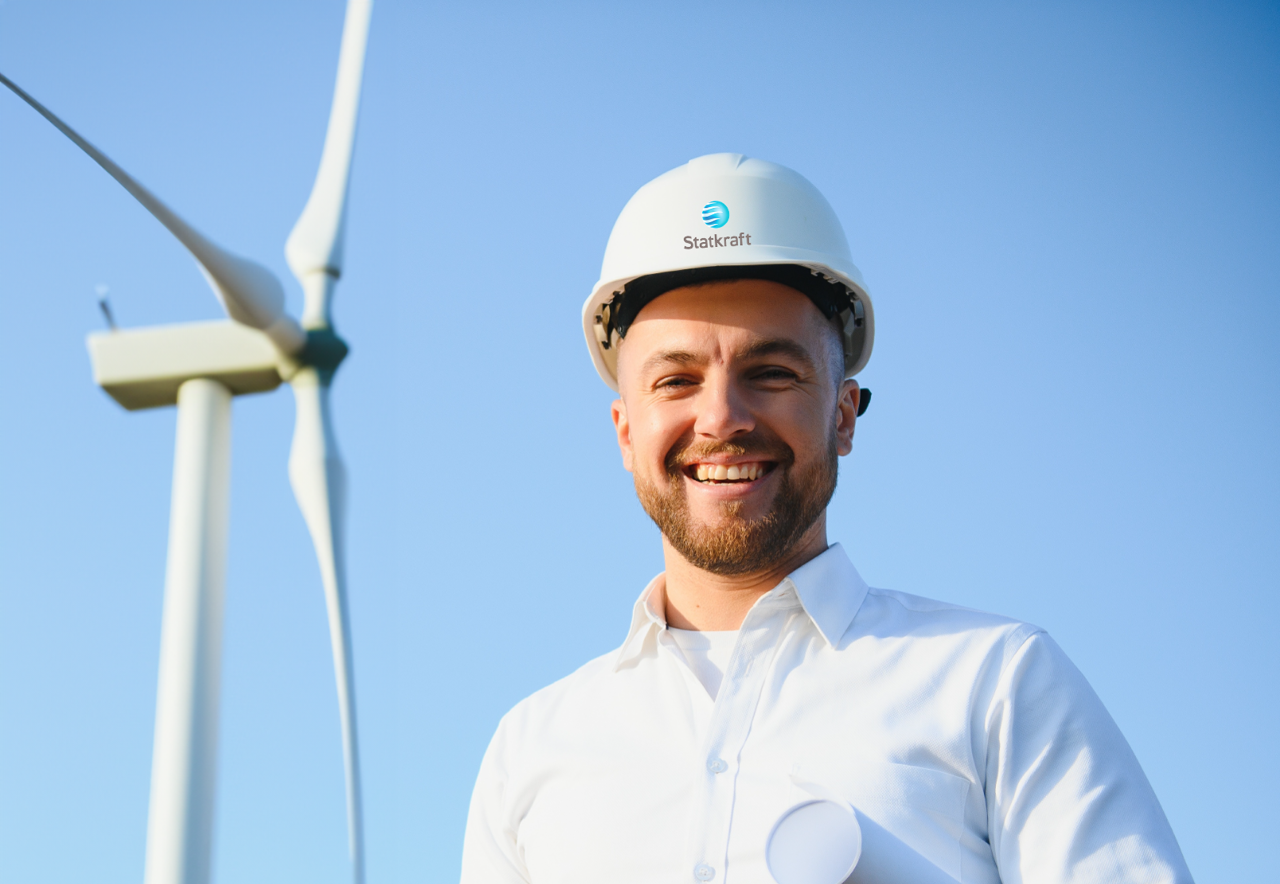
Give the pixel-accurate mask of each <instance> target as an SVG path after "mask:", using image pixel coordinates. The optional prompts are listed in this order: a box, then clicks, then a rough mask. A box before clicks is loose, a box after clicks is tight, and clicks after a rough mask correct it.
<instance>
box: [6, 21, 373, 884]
mask: <svg viewBox="0 0 1280 884" xmlns="http://www.w3.org/2000/svg"><path fill="white" fill-rule="evenodd" d="M371 11H372V0H349V2H348V4H347V12H346V20H345V22H344V25H343V31H342V46H341V49H340V51H339V56H338V77H337V85H336V88H335V90H334V96H333V106H332V109H331V111H330V115H329V127H328V131H327V133H326V135H325V142H324V150H323V153H322V155H321V158H320V170H319V172H318V174H317V176H316V181H315V185H314V187H313V189H312V191H311V196H310V198H309V199H308V200H307V204H306V207H305V208H304V209H303V211H302V215H301V217H300V218H299V219H298V222H297V224H296V225H295V226H294V228H293V232H292V233H291V234H290V235H289V239H288V242H287V244H286V246H285V256H286V258H287V259H288V262H289V268H290V269H291V270H292V271H293V274H294V275H295V276H296V277H297V278H298V281H299V283H301V285H302V289H303V292H304V294H305V306H304V308H303V313H302V321H301V323H299V322H298V321H297V320H295V319H294V318H293V317H292V316H290V315H289V314H287V313H286V312H285V310H284V289H283V288H282V287H281V285H280V282H279V280H278V279H276V277H275V276H274V275H273V274H272V273H271V271H269V270H267V269H266V268H265V267H263V266H261V265H259V264H256V263H254V262H252V261H249V260H246V259H244V258H241V257H239V256H237V255H233V254H231V253H230V252H228V251H226V250H225V249H223V248H221V247H220V246H218V245H216V244H215V243H213V242H212V241H211V240H209V239H208V238H206V237H205V236H204V235H203V234H201V233H200V232H199V231H197V230H195V229H194V228H193V227H191V225H189V224H187V223H186V222H185V221H183V220H182V218H180V217H179V216H178V215H177V214H176V213H175V212H173V210H171V209H170V208H169V207H168V206H166V205H165V204H164V203H163V202H161V201H160V200H159V199H158V198H157V197H156V196H155V195H154V194H152V193H151V192H150V191H149V190H147V189H146V188H145V187H143V186H142V185H141V184H140V183H139V182H138V181H137V180H136V179H134V178H133V177H132V176H130V175H129V174H128V173H127V172H125V171H124V170H123V169H122V168H120V167H119V166H118V165H116V164H115V163H114V162H112V160H111V159H110V158H108V157H107V156H106V155H105V154H103V153H102V152H101V151H99V150H98V149H97V148H95V147H94V146H93V145H92V144H90V143H89V142H88V141H86V140H85V139H84V138H82V137H81V136H80V135H79V134H78V133H77V132H75V131H74V130H73V129H72V128H71V127H70V126H68V125H67V124H66V123H64V122H63V121H62V120H60V119H59V118H58V117H57V116H55V115H54V114H53V113H52V112H51V111H50V110H48V109H47V108H46V107H44V106H43V105H42V104H40V102H38V101H36V100H35V99H34V98H32V97H31V96H30V95H28V94H27V93H26V92H24V91H23V90H22V89H21V88H19V87H18V86H17V85H16V84H15V83H13V82H12V81H10V80H9V79H8V78H6V77H5V76H3V75H2V74H0V82H2V83H3V84H4V85H5V86H7V87H9V89H11V90H12V91H13V92H15V93H16V94H17V95H18V96H19V97H21V98H22V99H23V100H24V101H26V102H27V104H29V105H31V106H32V107H33V108H35V109H36V110H37V111H38V112H39V113H40V114H41V115H42V116H44V118H45V119H47V120H48V121H49V122H50V123H52V124H53V125H54V126H56V127H57V128H58V129H59V130H61V131H62V133H63V134H64V135H66V136H67V137H68V138H70V139H71V140H72V141H73V142H75V143H76V144H77V145H78V146H79V147H80V148H81V149H82V150H83V151H84V152H85V153H87V154H88V155H89V156H90V157H92V158H93V159H94V160H95V161H96V162H97V163H98V165H100V166H102V168H103V169H105V170H106V171H107V172H108V173H109V174H110V175H111V177H113V178H115V179H116V181H118V182H119V183H120V184H121V185H123V186H124V188H125V189H126V190H127V191H129V193H130V194H132V195H133V196H134V197H135V198H136V199H137V200H138V202H140V203H142V205H143V206H144V207H145V208H146V209H147V211H149V212H150V213H151V214H152V215H154V216H155V217H156V219H157V220H159V221H160V223H161V224H163V225H164V226H165V227H167V228H168V229H169V231H170V232H171V233H172V234H173V235H174V236H175V237H177V239H178V240H179V241H180V242H181V243H182V244H183V245H184V246H186V248H187V250H188V251H190V252H191V254H192V255H193V256H194V257H195V259H196V263H197V264H198V265H199V267H200V270H201V271H202V272H203V273H204V276H205V278H206V279H207V280H208V281H209V284H210V285H211V286H212V287H213V290H214V293H215V294H216V295H217V297H218V300H219V301H220V302H221V303H222V306H223V308H224V309H225V310H226V313H227V315H228V316H229V317H230V318H231V321H219V322H198V323H188V324H183V325H169V326H158V327H153V328H142V329H130V330H120V331H115V330H113V331H110V332H105V333H100V334H93V335H90V336H89V341H88V344H89V353H90V357H91V360H92V362H93V372H94V380H95V381H96V382H97V383H98V384H99V385H100V386H101V387H102V388H103V389H104V390H105V391H106V392H107V393H108V394H110V395H111V396H112V398H114V399H115V400H116V401H117V402H119V403H120V404H121V405H122V406H124V407H125V408H126V409H129V410H131V411H132V410H136V409H142V408H157V407H160V406H165V405H174V404H176V405H177V406H178V420H177V441H176V447H175V455H174V468H173V498H172V508H171V511H170V521H169V550H168V564H167V568H166V572H165V591H164V615H163V618H162V623H161V638H160V677H159V685H158V688H157V697H156V728H155V745H154V749H153V756H152V767H151V803H150V809H149V811H148V821H147V858H146V879H145V880H146V884H208V881H209V865H210V863H209V861H210V855H211V853H212V824H213V806H214V784H215V781H216V777H215V773H216V768H217V743H218V699H219V680H220V674H221V651H222V609H223V591H224V582H225V573H226V550H227V527H228V495H229V487H228V485H229V479H230V467H231V447H230V446H231V400H232V398H233V397H234V396H240V395H244V394H248V393H260V392H265V391H268V390H273V389H275V388H276V387H278V386H280V385H281V384H282V383H285V382H288V384H289V385H290V386H291V387H292V389H293V393H294V400H295V402H296V406H297V416H296V423H295V426H294V435H293V445H292V448H291V450H290V453H289V480H290V483H291V485H292V486H293V491H294V495H295V496H296V497H297V500H298V506H299V508H300V509H301V510H302V515H303V517H304V519H305V520H306V523H307V528H308V529H309V530H310V533H311V538H312V541H313V542H314V543H315V548H316V554H317V556H318V558H319V561H320V576H321V580H322V582H323V585H324V594H325V605H326V607H327V609H328V616H329V635H330V641H331V644H332V647H333V663H334V672H335V675H336V678H337V687H338V710H339V717H340V721H341V726H342V747H343V759H344V762H345V767H346V792H347V826H348V834H349V839H350V843H349V848H350V855H351V866H352V877H353V880H354V881H355V884H362V882H363V880H364V853H363V834H362V828H361V827H362V815H361V807H360V766H359V751H358V743H357V740H356V715H355V693H354V687H355V684H354V679H353V670H352V660H351V630H350V622H349V619H348V613H347V592H346V580H347V578H346V562H345V542H344V541H345V538H344V534H343V516H344V513H345V508H346V500H345V496H346V495H345V492H346V474H345V469H344V467H343V463H342V458H341V455H340V454H339V453H338V446H337V441H336V438H335V436H334V432H333V422H332V419H331V415H330V404H329V390H330V386H331V384H332V382H333V376H334V372H335V371H336V370H337V368H338V366H339V365H340V364H341V362H342V360H343V358H344V357H345V356H346V355H347V345H346V343H345V342H343V340H342V339H341V338H340V337H338V335H337V334H336V333H335V332H334V330H333V323H332V317H331V314H330V309H329V305H330V302H331V301H332V299H333V292H334V286H335V284H336V283H337V280H338V278H339V277H340V276H341V275H342V243H343V230H344V227H345V223H346V199H347V187H348V181H349V178H350V171H351V157H352V149H353V147H354V142H355V132H356V117H357V112H358V109H359V102H360V82H361V78H362V75H363V71H364V55H365V46H366V44H367V41H368V33H369V16H370V13H371Z"/></svg>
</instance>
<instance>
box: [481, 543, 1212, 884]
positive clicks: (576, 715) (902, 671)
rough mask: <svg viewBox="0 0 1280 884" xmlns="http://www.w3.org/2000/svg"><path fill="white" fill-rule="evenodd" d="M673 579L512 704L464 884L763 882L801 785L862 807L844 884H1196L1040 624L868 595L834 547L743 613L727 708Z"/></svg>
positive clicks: (490, 755)
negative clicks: (620, 625)
mask: <svg viewBox="0 0 1280 884" xmlns="http://www.w3.org/2000/svg"><path fill="white" fill-rule="evenodd" d="M663 586H664V583H663V580H662V577H661V575H660V576H659V577H658V578H655V580H654V581H653V582H652V583H650V585H649V586H648V587H647V588H646V589H645V591H644V593H643V594H642V595H641V596H640V599H639V600H638V601H637V602H636V605H635V611H634V614H633V616H632V623H631V630H630V632H629V633H628V635H627V638H626V641H624V642H623V644H622V647H621V648H619V649H618V650H617V651H614V652H612V653H609V654H606V655H605V656H603V657H599V658H597V659H595V660H593V661H591V662H590V663H588V664H586V665H585V666H583V667H582V668H581V669H579V670H578V671H577V672H575V673H573V674H572V675H570V676H568V677H567V678H564V679H562V680H560V681H558V682H556V683H555V684H553V685H551V686H550V687H547V688H544V689H543V690H541V691H538V692H537V693H535V694H534V695H533V696H531V697H529V698H527V699H525V700H523V701H522V702H521V703H519V704H518V705H517V706H516V707H515V708H514V709H512V710H511V711H510V712H509V713H507V715H506V716H505V717H504V718H503V719H502V722H501V723H500V724H499V726H498V730H497V733H496V734H495V735H494V738H493V741H492V743H491V744H490V746H489V749H488V752H487V753H486V754H485V757H484V761H483V762H482V764H481V767H480V775H479V778H478V780H477V782H476V787H475V793H474V795H473V796H472V800H471V811H470V815H469V817H468V820H467V830H466V839H465V844H464V848H463V859H462V881H463V884H517V882H531V884H587V882H592V884H600V882H607V884H631V882H635V884H641V882H643V884H660V882H672V884H699V882H704V884H705V882H714V884H773V880H772V878H771V876H770V873H769V871H768V869H767V867H766V862H765V845H766V840H767V838H768V836H769V832H770V830H771V828H772V827H773V825H774V823H775V822H776V821H777V820H778V819H779V817H780V816H781V815H782V814H783V813H784V812H785V811H786V810H787V809H788V808H790V807H792V806H794V805H795V804H796V803H797V802H799V801H802V800H804V799H806V798H809V797H811V794H812V789H811V788H807V787H806V784H816V785H815V786H813V788H820V789H821V790H823V792H824V793H831V794H835V795H838V796H840V797H842V798H843V799H844V800H846V801H847V802H849V803H850V804H852V805H853V807H854V808H855V809H856V811H857V818H858V821H859V823H860V824H861V827H862V838H863V848H862V857H861V859H860V860H859V861H858V864H857V866H856V868H855V869H854V872H853V875H852V877H851V878H850V879H849V880H850V881H851V882H866V884H872V882H875V884H897V882H904V884H905V882H908V881H910V882H912V884H917V882H921V881H925V880H940V881H945V880H947V878H946V877H943V878H939V877H937V876H938V875H939V874H945V876H948V877H949V878H950V879H951V880H955V881H962V882H982V884H988V882H990V884H994V882H1005V884H1021V882H1026V884H1051V882H1052V884H1058V882H1080V884H1083V882H1089V884H1098V882H1117V884H1118V882H1126V884H1128V882H1135V884H1136V882H1180V884H1181V882H1185V884H1189V882H1190V881H1191V876H1190V874H1189V872H1188V871H1187V868H1186V864H1185V862H1184V861H1183V858H1182V854H1181V851H1180V850H1179V849H1178V845H1177V842H1176V840H1175V839H1174V836H1173V832H1172V831H1171V830H1170V828H1169V824H1168V822H1167V821H1166V819H1165V816H1164V813H1163V811H1162V810H1161V809H1160V805H1159V802H1158V801H1157V800H1156V796H1155V794H1154V793H1153V792H1152V790H1151V786H1150V785H1149V784H1148V783H1147V779H1146V777H1145V776H1144V775H1143V773H1142V770H1141V768H1140V767H1139V766H1138V762H1137V759H1136V758H1135V757H1134V755H1133V752H1132V751H1131V750H1130V748H1129V745H1128V744H1127V743H1126V742H1125V740H1124V737H1123V736H1121V734H1120V731H1119V730H1118V729H1117V727H1116V725H1115V723H1114V722H1113V721H1112V720H1111V717H1110V716H1109V715H1108V714H1107V711H1106V710H1105V709H1104V708H1103V706H1102V703H1101V702H1100V701H1099V700H1098V698H1097V696H1096V695H1095V694H1094V692H1093V690H1092V689H1091V688H1090V687H1089V685H1088V683H1087V682H1086V681H1085V679H1084V677H1083V676H1082V675H1081V674H1080V672H1079V671H1078V670H1077V669H1076V668H1075V667H1074V666H1073V665H1072V664H1071V662H1070V661H1069V660H1068V659H1067V658H1066V656H1065V655H1064V654H1063V653H1062V651H1061V650H1060V649H1059V648H1058V646H1057V645H1056V644H1055V643H1054V642H1053V640H1052V639H1050V638H1049V637H1048V635H1046V634H1045V633H1044V632H1043V631H1042V630H1040V629H1038V628H1037V627H1035V626H1030V625H1028V624H1025V623H1019V622H1017V621H1014V620H1009V619H1007V618H1004V617H997V616H994V615H991V614H984V613H981V612H978V611H972V610H969V609H966V608H960V607H957V606H955V605H949V604H945V603H943V602H935V601H930V600H928V599H924V598H920V597H917V596H912V595H907V594H906V593H900V592H892V591H888V590H881V589H870V588H868V587H867V585H866V584H865V583H864V582H863V581H862V578H861V577H859V576H858V573H857V571H856V570H855V569H854V567H853V565H852V564H850V562H849V560H848V558H847V557H846V556H845V553H844V551H843V550H842V549H841V548H840V546H839V544H836V545H834V546H832V547H831V548H830V549H828V550H827V551H826V552H824V553H823V554H822V555H820V556H818V557H817V558H815V559H813V560H812V561H810V562H809V563H807V564H806V565H804V566H803V567H801V568H799V569H797V570H796V571H795V572H794V573H792V574H791V575H790V576H789V577H787V578H786V579H785V580H783V581H782V583H780V584H779V585H778V586H777V587H775V588H774V589H773V590H772V591H770V592H769V593H767V594H766V595H764V596H762V597H761V598H760V599H759V600H758V601H757V602H756V604H755V605H754V607H752V609H751V611H750V612H749V613H748V614H747V617H746V619H745V620H744V622H743V624H742V628H741V630H740V631H739V634H738V637H737V640H736V643H735V645H734V647H733V652H732V655H731V657H730V659H729V661H728V665H727V667H726V669H725V670H724V675H723V681H722V683H721V685H720V689H719V691H718V693H717V695H716V697H715V699H714V700H713V699H712V697H711V696H710V694H709V693H708V691H707V690H705V689H704V688H703V686H702V684H701V683H700V682H699V681H698V679H697V677H696V676H695V674H694V673H693V671H692V670H691V668H690V666H689V665H688V663H687V662H686V659H685V657H684V655H683V654H682V653H681V651H680V650H679V648H678V647H677V646H676V644H675V642H674V640H673V639H672V637H671V634H670V632H669V630H668V628H667V625H666V622H665V620H664V618H663V611H664V610H665V604H664V602H663ZM694 688H696V690H695V689H694Z"/></svg>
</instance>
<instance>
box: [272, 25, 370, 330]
mask: <svg viewBox="0 0 1280 884" xmlns="http://www.w3.org/2000/svg"><path fill="white" fill-rule="evenodd" d="M372 11H373V2H372V0H348V3H347V16H346V21H345V22H344V24H343V27H342V48H341V49H340V50H339V53H338V81H337V85H336V86H335V87H334V91H333V107H332V109H331V110H330V111H329V129H328V131H327V132H326V133H325V138H324V151H323V152H322V153H321V155H320V171H319V172H317V173H316V181H315V185H314V186H313V187H312V189H311V196H310V197H309V198H308V199H307V205H306V207H305V208H304V209H303V210H302V215H301V216H300V217H299V218H298V223H297V224H295V225H294V228H293V232H292V233H290V234H289V240H288V242H287V243H286V244H285V257H286V258H287V259H288V261H289V268H290V269H291V270H292V271H293V275H294V276H296V277H298V281H299V282H301V283H302V287H303V289H304V290H305V291H306V293H307V303H306V307H305V309H304V311H303V315H302V324H303V325H304V326H305V327H307V328H327V327H328V326H329V324H330V321H329V300H330V296H331V295H332V286H331V285H325V284H324V283H323V281H322V280H321V279H319V278H317V277H320V276H322V275H323V276H329V277H332V278H334V279H336V278H337V277H339V276H341V275H342V241H343V234H344V230H345V227H346V204H347V184H348V181H349V180H350V177H351V156H352V152H353V150H354V148H355V138H356V118H357V116H358V114H359V110H360V81H361V80H362V79H363V76H364V54H365V47H366V45H367V44H368V41H369V16H370V13H371V12H372Z"/></svg>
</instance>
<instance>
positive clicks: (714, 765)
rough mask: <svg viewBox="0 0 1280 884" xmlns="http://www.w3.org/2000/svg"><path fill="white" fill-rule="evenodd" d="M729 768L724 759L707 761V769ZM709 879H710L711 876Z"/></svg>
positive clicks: (714, 771) (713, 770) (718, 770)
mask: <svg viewBox="0 0 1280 884" xmlns="http://www.w3.org/2000/svg"><path fill="white" fill-rule="evenodd" d="M728 769H729V765H727V764H725V763H724V761H723V760H722V759H719V758H713V759H711V760H710V761H708V762H707V770H709V771H711V772H712V773H724V772H725V771H726V770H728ZM707 880H710V879H709V878H708V879H707Z"/></svg>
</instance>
